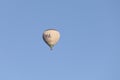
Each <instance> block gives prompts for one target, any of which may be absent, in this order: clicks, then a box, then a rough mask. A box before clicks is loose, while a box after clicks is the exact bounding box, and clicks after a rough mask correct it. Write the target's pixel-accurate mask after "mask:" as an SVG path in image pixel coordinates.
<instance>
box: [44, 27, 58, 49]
mask: <svg viewBox="0 0 120 80" xmlns="http://www.w3.org/2000/svg"><path fill="white" fill-rule="evenodd" d="M59 39H60V33H59V31H57V30H55V29H48V30H45V31H44V33H43V40H44V41H45V42H46V43H47V44H48V46H49V47H50V48H51V50H52V48H53V46H54V45H55V44H56V43H57V42H58V41H59Z"/></svg>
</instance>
